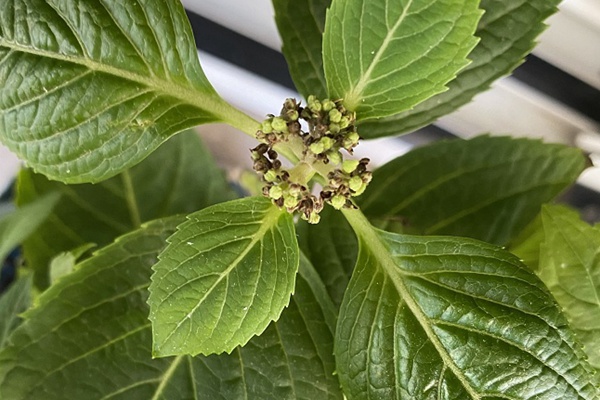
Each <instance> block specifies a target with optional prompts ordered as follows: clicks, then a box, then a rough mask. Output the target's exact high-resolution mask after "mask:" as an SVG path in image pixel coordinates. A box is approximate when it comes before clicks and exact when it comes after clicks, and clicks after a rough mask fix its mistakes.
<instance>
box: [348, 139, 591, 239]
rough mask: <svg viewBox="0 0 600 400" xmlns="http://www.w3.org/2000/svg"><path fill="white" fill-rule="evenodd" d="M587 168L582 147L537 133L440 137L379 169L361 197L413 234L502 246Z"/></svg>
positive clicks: (369, 208)
mask: <svg viewBox="0 0 600 400" xmlns="http://www.w3.org/2000/svg"><path fill="white" fill-rule="evenodd" d="M584 167H585V158H584V156H583V154H582V153H581V151H579V150H577V149H574V148H569V147H566V146H563V145H557V144H544V143H542V142H540V141H538V140H529V139H511V138H508V137H489V136H481V137H478V138H475V139H472V140H468V141H463V140H455V141H444V142H438V143H435V144H433V145H430V146H427V147H422V148H419V149H416V150H414V151H411V152H410V153H408V154H406V155H404V156H402V157H400V158H397V159H396V160H394V161H392V162H390V163H388V164H386V165H384V166H383V167H382V168H380V169H378V170H376V171H375V173H374V174H373V182H372V183H371V184H370V185H369V188H368V189H367V191H366V192H365V194H364V196H363V197H362V198H361V200H360V202H359V204H360V205H361V207H362V209H363V211H364V213H365V214H366V215H367V216H369V217H371V218H393V219H402V220H404V221H406V224H407V229H408V230H410V231H411V232H414V233H419V234H447V235H456V236H468V237H473V238H476V239H480V240H484V241H486V242H490V243H495V244H500V245H504V244H506V243H507V242H508V241H509V240H510V239H511V238H512V237H513V236H514V235H515V234H517V233H519V232H520V231H521V229H523V228H524V227H525V226H526V225H527V224H528V223H529V222H530V221H531V220H533V218H535V216H536V215H537V214H538V213H539V211H540V207H541V205H542V204H543V203H545V202H547V201H549V200H550V199H552V198H554V197H555V196H556V195H557V194H558V193H560V192H561V191H562V190H564V189H565V188H566V187H567V186H568V185H570V184H572V183H573V182H574V181H575V179H576V178H577V176H578V175H579V174H580V173H581V171H582V170H583V169H584Z"/></svg>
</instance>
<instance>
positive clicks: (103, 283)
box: [0, 217, 342, 400]
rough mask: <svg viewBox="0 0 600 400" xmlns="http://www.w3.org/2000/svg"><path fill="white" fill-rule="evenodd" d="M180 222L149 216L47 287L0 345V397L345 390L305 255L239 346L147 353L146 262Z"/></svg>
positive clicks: (327, 393)
mask: <svg viewBox="0 0 600 400" xmlns="http://www.w3.org/2000/svg"><path fill="white" fill-rule="evenodd" d="M181 222H183V221H182V218H180V217H178V218H172V219H168V220H163V221H155V222H152V223H150V224H147V225H145V226H144V227H142V228H141V229H140V230H138V231H137V232H134V233H130V234H128V235H125V236H124V237H122V238H120V239H119V240H117V242H115V243H114V244H111V245H110V246H108V247H106V248H104V249H102V250H100V251H99V252H98V253H96V254H95V255H94V256H93V257H92V258H90V259H88V260H86V261H85V262H83V263H82V264H79V265H78V266H77V268H75V271H74V272H73V273H72V274H70V275H68V276H65V277H64V278H63V279H61V280H60V281H59V282H57V283H56V284H55V285H53V286H52V287H51V288H49V289H48V290H47V291H46V292H44V293H43V294H42V295H41V296H40V298H39V305H38V307H37V308H35V309H33V310H32V311H30V312H29V313H28V315H27V317H28V318H27V320H26V321H25V322H24V323H23V325H21V327H20V328H18V329H17V331H15V333H14V334H13V335H12V337H11V345H10V347H8V348H7V349H6V350H5V351H4V352H2V353H0V398H2V399H11V400H25V399H44V400H65V399H85V400H100V399H104V400H108V399H111V400H116V399H123V400H125V399H126V400H149V399H162V400H188V399H198V400H239V399H245V400H252V399H261V400H284V399H290V400H292V399H305V400H315V399H332V400H333V399H341V398H342V396H341V393H340V389H339V383H338V382H337V378H336V377H335V376H334V375H333V370H334V359H333V329H334V327H335V315H334V311H333V305H332V304H331V301H330V300H328V298H327V294H326V293H325V289H324V287H323V283H322V282H320V280H319V278H318V276H317V275H316V273H315V272H314V270H313V269H312V266H311V265H310V264H309V263H307V262H306V259H303V261H302V263H301V266H300V270H299V275H298V283H297V288H296V293H295V294H294V296H293V297H292V300H291V303H290V306H289V307H288V308H287V309H286V310H284V311H283V313H282V316H281V319H280V321H279V322H277V323H271V325H270V326H269V328H268V329H267V330H266V331H265V333H264V334H263V335H261V336H259V337H254V338H253V339H252V340H251V341H250V342H249V343H248V344H247V345H246V346H245V347H243V348H237V349H235V350H234V352H233V353H232V354H231V355H227V354H222V355H219V356H215V355H213V356H210V357H201V356H199V357H195V358H191V357H188V356H179V357H173V358H161V359H152V354H151V348H152V339H151V334H152V330H151V327H150V323H149V322H148V319H147V315H148V311H149V310H148V305H147V304H146V299H147V295H148V290H147V287H148V285H149V284H150V275H151V272H152V270H151V265H152V264H153V263H154V262H155V260H156V257H157V255H158V253H159V252H160V251H161V250H162V248H163V247H164V246H165V239H166V237H168V236H169V235H170V234H171V233H172V232H173V231H174V230H175V227H176V225H178V224H179V223H181ZM332 318H333V319H332ZM90 377H92V378H90Z"/></svg>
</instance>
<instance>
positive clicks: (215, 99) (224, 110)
mask: <svg viewBox="0 0 600 400" xmlns="http://www.w3.org/2000/svg"><path fill="white" fill-rule="evenodd" d="M1 47H5V48H8V49H11V50H15V51H18V52H21V53H26V54H31V55H35V56H39V57H45V58H49V59H53V60H57V61H62V62H67V63H71V64H76V65H80V66H83V67H86V68H88V69H89V70H91V71H95V72H101V73H105V74H108V75H112V76H115V77H118V78H122V79H125V80H128V81H131V82H135V83H138V84H140V85H142V86H146V87H149V88H152V89H154V90H155V91H157V92H161V93H163V94H165V95H167V96H171V97H174V98H176V99H179V100H181V101H183V102H185V103H187V104H189V105H192V106H194V107H196V108H198V109H199V110H204V111H206V112H208V113H210V114H212V115H213V116H214V117H216V118H217V119H219V120H221V121H223V122H232V123H234V122H235V118H234V117H233V114H234V113H233V111H234V109H232V108H231V107H230V106H229V105H228V104H227V103H226V102H224V101H223V100H222V99H221V98H220V97H219V96H218V95H217V93H216V92H215V91H214V89H213V88H212V87H210V86H208V87H205V88H203V89H204V90H202V91H201V90H194V89H190V88H187V87H185V86H182V85H180V84H178V83H176V82H171V81H168V82H167V81H163V80H162V79H152V78H151V77H147V76H143V75H139V74H136V73H134V72H131V71H127V70H123V69H119V68H117V67H114V66H111V65H108V64H102V63H100V62H97V61H95V60H92V59H89V58H85V57H73V56H68V55H64V54H59V53H53V52H49V51H44V50H40V49H35V48H33V47H30V46H26V45H22V44H19V43H15V42H11V41H8V40H6V39H4V38H0V48H1ZM235 111H237V110H235Z"/></svg>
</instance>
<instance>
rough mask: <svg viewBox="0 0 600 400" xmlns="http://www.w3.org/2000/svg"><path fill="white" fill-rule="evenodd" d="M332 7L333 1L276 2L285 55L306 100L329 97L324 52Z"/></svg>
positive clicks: (276, 17)
mask: <svg viewBox="0 0 600 400" xmlns="http://www.w3.org/2000/svg"><path fill="white" fill-rule="evenodd" d="M330 4H331V0H297V1H289V0H273V8H274V9H275V22H276V23H277V28H278V30H279V35H280V36H281V39H282V41H283V48H282V51H283V55H284V56H285V59H286V60H287V63H288V67H289V70H290V74H291V75H292V79H293V80H294V84H295V85H296V88H297V89H298V91H299V92H300V93H301V94H302V95H303V96H304V97H308V96H309V95H311V94H312V95H315V96H317V97H318V98H319V99H323V98H325V97H327V82H326V81H325V73H324V72H323V56H322V52H323V31H324V30H325V11H326V10H327V7H329V5H330Z"/></svg>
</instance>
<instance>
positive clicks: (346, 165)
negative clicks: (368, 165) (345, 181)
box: [342, 160, 359, 174]
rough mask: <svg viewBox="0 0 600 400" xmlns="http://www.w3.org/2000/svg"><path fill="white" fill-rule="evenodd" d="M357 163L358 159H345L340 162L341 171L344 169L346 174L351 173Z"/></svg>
mask: <svg viewBox="0 0 600 400" xmlns="http://www.w3.org/2000/svg"><path fill="white" fill-rule="evenodd" d="M358 164H359V161H358V160H345V161H344V162H343V163H342V171H344V172H345V173H347V174H351V173H352V172H353V171H354V170H355V169H356V167H358Z"/></svg>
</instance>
